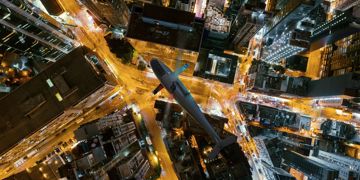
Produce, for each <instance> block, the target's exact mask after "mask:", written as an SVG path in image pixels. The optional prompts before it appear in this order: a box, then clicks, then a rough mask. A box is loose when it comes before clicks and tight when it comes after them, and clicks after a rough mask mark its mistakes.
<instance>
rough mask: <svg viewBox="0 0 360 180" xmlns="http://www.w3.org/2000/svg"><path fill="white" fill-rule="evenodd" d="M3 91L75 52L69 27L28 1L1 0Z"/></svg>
mask: <svg viewBox="0 0 360 180" xmlns="http://www.w3.org/2000/svg"><path fill="white" fill-rule="evenodd" d="M0 25H1V27H0V38H1V39H2V40H1V42H0V63H1V66H0V72H1V74H4V76H2V77H1V81H0V92H1V93H9V92H11V91H12V90H13V89H15V88H16V87H18V86H19V85H21V84H23V83H25V82H26V81H28V80H29V79H31V77H33V76H34V75H36V74H37V73H38V72H40V71H42V70H43V69H44V68H45V67H46V66H48V65H49V64H50V62H55V61H56V60H58V59H60V58H61V57H63V56H64V55H66V54H68V53H69V52H71V51H72V50H73V49H74V48H75V47H77V46H78V45H79V43H78V42H77V41H76V40H74V39H73V38H74V36H73V34H72V33H71V31H70V30H69V29H67V28H66V27H64V26H62V25H61V24H59V23H57V21H55V20H54V19H53V18H52V17H50V16H49V15H47V14H45V13H44V12H42V11H41V10H40V9H39V8H37V7H35V6H33V5H32V4H31V3H30V2H28V1H23V0H11V1H7V0H4V1H0Z"/></svg>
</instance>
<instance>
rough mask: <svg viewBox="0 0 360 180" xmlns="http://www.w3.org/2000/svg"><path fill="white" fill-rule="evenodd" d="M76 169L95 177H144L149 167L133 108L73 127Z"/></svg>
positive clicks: (138, 179)
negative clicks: (142, 148) (139, 139)
mask: <svg viewBox="0 0 360 180" xmlns="http://www.w3.org/2000/svg"><path fill="white" fill-rule="evenodd" d="M74 133H75V137H76V139H77V140H78V141H79V142H81V143H80V144H78V145H77V146H76V151H75V152H76V153H75V157H76V160H75V163H76V167H74V168H73V169H74V172H84V174H83V175H84V176H86V177H91V178H92V179H98V178H104V177H106V176H108V177H109V178H110V179H132V178H133V179H136V180H141V179H144V177H145V175H146V174H147V173H148V170H149V169H150V165H149V162H148V160H147V159H146V158H145V156H144V155H143V154H142V151H141V149H140V146H139V144H138V143H136V142H137V141H138V138H137V135H136V128H135V123H134V119H133V118H132V111H131V110H127V111H125V112H124V111H123V110H121V111H119V112H114V113H112V114H110V115H107V116H105V117H103V118H101V119H98V120H95V121H92V122H90V123H87V124H84V125H82V126H81V127H80V128H78V129H77V130H76V131H74Z"/></svg>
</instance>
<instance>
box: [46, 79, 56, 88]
mask: <svg viewBox="0 0 360 180" xmlns="http://www.w3.org/2000/svg"><path fill="white" fill-rule="evenodd" d="M46 83H47V84H48V85H49V87H53V86H54V84H53V83H52V81H51V80H50V79H47V80H46Z"/></svg>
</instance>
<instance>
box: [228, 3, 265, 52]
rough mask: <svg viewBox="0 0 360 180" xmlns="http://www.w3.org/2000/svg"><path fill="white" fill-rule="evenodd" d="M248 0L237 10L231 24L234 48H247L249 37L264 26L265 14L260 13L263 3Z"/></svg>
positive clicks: (263, 6) (262, 9)
mask: <svg viewBox="0 0 360 180" xmlns="http://www.w3.org/2000/svg"><path fill="white" fill-rule="evenodd" d="M251 2H254V1H250V2H248V3H245V4H244V5H243V6H242V7H241V8H240V10H239V12H238V14H237V16H236V17H235V19H234V20H233V23H232V25H231V37H230V38H233V41H232V44H233V46H234V49H235V50H240V49H241V48H247V46H248V44H249V41H250V39H251V38H252V37H253V36H254V35H255V34H256V33H257V32H258V31H259V30H260V29H261V28H262V27H263V26H264V24H265V21H266V18H267V17H266V16H267V15H266V14H264V13H262V11H264V8H265V4H263V3H260V2H257V1H256V2H257V3H255V2H254V3H252V4H251Z"/></svg>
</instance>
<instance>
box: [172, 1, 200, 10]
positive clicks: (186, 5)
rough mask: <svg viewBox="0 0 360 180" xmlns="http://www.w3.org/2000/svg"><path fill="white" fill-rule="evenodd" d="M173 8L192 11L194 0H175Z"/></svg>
mask: <svg viewBox="0 0 360 180" xmlns="http://www.w3.org/2000/svg"><path fill="white" fill-rule="evenodd" d="M175 8H176V9H180V10H182V11H188V12H194V9H195V0H177V1H176V4H175Z"/></svg>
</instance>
